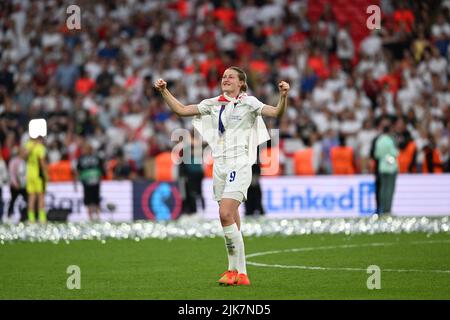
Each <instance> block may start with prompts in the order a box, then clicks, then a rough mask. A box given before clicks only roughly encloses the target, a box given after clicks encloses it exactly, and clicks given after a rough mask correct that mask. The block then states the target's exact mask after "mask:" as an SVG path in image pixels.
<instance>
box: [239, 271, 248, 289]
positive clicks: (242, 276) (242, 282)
mask: <svg viewBox="0 0 450 320" xmlns="http://www.w3.org/2000/svg"><path fill="white" fill-rule="evenodd" d="M236 285H237V286H249V285H250V279H249V278H248V276H247V275H246V274H243V273H240V274H239V275H238V276H237V279H236Z"/></svg>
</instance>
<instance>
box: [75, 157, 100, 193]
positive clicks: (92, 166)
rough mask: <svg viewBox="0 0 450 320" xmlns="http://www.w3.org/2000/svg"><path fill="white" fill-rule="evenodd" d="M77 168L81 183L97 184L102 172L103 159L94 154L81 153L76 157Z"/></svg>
mask: <svg viewBox="0 0 450 320" xmlns="http://www.w3.org/2000/svg"><path fill="white" fill-rule="evenodd" d="M77 170H78V173H79V179H80V181H81V183H83V184H84V185H87V186H95V185H98V184H100V181H101V179H102V176H103V174H104V169H103V161H102V159H100V157H98V156H96V155H82V156H81V157H80V158H79V159H78V163H77Z"/></svg>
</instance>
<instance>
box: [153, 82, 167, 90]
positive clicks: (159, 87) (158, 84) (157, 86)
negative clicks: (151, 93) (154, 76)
mask: <svg viewBox="0 0 450 320" xmlns="http://www.w3.org/2000/svg"><path fill="white" fill-rule="evenodd" d="M166 88H167V82H165V81H164V80H163V79H158V80H156V82H155V89H156V90H158V91H159V92H162V91H164V90H165V89H166Z"/></svg>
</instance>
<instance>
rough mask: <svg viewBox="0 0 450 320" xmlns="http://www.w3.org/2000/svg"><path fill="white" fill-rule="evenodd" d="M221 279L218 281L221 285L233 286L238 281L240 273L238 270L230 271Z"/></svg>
mask: <svg viewBox="0 0 450 320" xmlns="http://www.w3.org/2000/svg"><path fill="white" fill-rule="evenodd" d="M220 276H221V278H220V279H219V280H218V281H217V282H219V284H223V285H227V286H232V285H234V284H235V283H236V282H237V280H238V272H237V271H236V270H228V271H225V272H224V273H222V274H221V275H220Z"/></svg>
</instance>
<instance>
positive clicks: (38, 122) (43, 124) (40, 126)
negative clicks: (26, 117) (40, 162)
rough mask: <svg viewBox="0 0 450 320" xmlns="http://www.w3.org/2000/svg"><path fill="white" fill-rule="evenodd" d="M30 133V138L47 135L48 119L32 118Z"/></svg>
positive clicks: (29, 124) (29, 126) (29, 125)
mask: <svg viewBox="0 0 450 320" xmlns="http://www.w3.org/2000/svg"><path fill="white" fill-rule="evenodd" d="M28 134H29V135H30V138H32V139H36V138H37V137H39V136H41V137H45V136H46V135H47V121H46V120H45V119H32V120H30V122H29V123H28Z"/></svg>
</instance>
